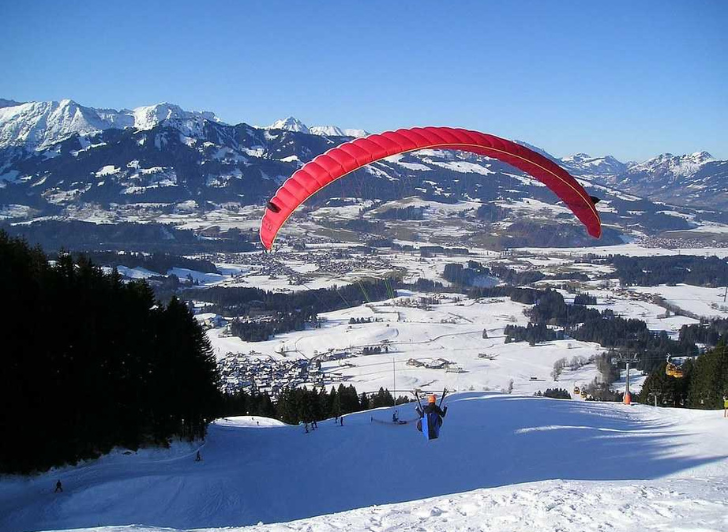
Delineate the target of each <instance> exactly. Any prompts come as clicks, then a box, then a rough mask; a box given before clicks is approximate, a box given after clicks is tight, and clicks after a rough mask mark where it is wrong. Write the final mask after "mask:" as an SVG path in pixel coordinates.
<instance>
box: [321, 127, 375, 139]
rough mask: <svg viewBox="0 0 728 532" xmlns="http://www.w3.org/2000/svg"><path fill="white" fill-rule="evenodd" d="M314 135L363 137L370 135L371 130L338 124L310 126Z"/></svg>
mask: <svg viewBox="0 0 728 532" xmlns="http://www.w3.org/2000/svg"><path fill="white" fill-rule="evenodd" d="M309 133H311V134H312V135H321V136H323V137H355V138H361V137H366V136H367V135H369V132H367V131H365V130H363V129H341V128H340V127H337V126H313V127H312V128H309Z"/></svg>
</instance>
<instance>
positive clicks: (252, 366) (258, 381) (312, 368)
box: [217, 353, 324, 399]
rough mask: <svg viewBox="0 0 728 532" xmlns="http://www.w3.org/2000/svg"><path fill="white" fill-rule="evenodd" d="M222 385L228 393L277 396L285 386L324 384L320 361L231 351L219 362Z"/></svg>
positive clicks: (274, 397)
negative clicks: (264, 356) (284, 358)
mask: <svg viewBox="0 0 728 532" xmlns="http://www.w3.org/2000/svg"><path fill="white" fill-rule="evenodd" d="M217 365H218V368H219V370H220V376H221V388H222V390H223V391H224V392H226V393H237V392H240V391H246V392H248V393H266V392H267V393H268V395H270V396H271V397H272V398H273V399H276V398H277V397H278V395H279V394H280V392H281V391H282V390H283V389H284V388H295V387H297V386H301V385H303V384H313V385H318V386H323V385H324V373H323V372H322V371H321V364H320V363H317V362H314V363H311V362H309V361H308V360H306V359H296V360H272V359H260V358H250V357H248V356H246V355H241V354H236V353H228V354H227V355H225V356H224V357H223V358H221V359H220V360H218V362H217Z"/></svg>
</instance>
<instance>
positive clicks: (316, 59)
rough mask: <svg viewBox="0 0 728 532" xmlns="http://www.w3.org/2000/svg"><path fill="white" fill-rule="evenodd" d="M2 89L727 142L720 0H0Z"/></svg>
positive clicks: (563, 136)
mask: <svg viewBox="0 0 728 532" xmlns="http://www.w3.org/2000/svg"><path fill="white" fill-rule="evenodd" d="M0 20H2V21H3V23H2V27H3V36H2V39H1V40H0V57H2V58H3V59H2V63H1V64H2V66H1V67H0V72H2V75H0V98H12V99H15V100H20V101H30V100H59V99H63V98H71V99H73V100H76V101H77V102H79V103H81V104H82V105H87V106H92V107H113V108H117V109H118V108H123V107H127V108H132V107H138V106H140V105H149V104H152V103H158V102H162V101H168V102H173V103H177V104H179V105H181V106H182V107H183V108H185V109H189V110H210V111H214V112H215V113H216V114H217V115H218V116H219V117H221V118H222V119H223V120H224V121H226V122H229V123H239V122H247V123H249V124H256V125H268V124H270V123H272V122H273V121H274V120H276V119H278V118H283V117H285V116H288V115H293V116H295V117H297V118H299V119H300V120H302V121H303V122H305V123H306V124H308V125H309V126H311V125H328V124H335V125H338V126H340V127H350V128H363V129H366V130H368V131H372V132H377V131H383V130H387V129H395V128H398V127H408V126H414V125H450V126H459V127H467V128H471V129H478V130H481V131H484V132H488V133H493V134H495V135H500V136H502V137H506V138H514V139H521V140H525V141H527V142H529V143H531V144H534V145H537V146H540V147H543V148H544V149H546V150H547V151H549V152H551V153H553V154H555V155H558V156H563V155H567V154H571V153H575V152H578V151H583V152H587V153H590V154H592V155H604V154H612V155H615V156H616V157H617V158H619V159H621V160H644V159H646V158H649V157H652V156H654V155H657V154H659V153H664V152H671V153H675V154H681V153H690V152H694V151H699V150H707V151H709V152H711V153H712V154H713V155H714V156H716V157H720V158H724V159H728V36H727V35H728V29H727V28H728V2H726V1H725V0H713V1H710V0H694V1H688V0H684V1H672V0H663V1H648V0H644V1H621V0H610V1H605V2H597V1H588V0H584V1H568V0H559V1H556V0H554V1H547V0H542V1H529V0H521V1H518V2H509V1H506V0H499V1H477V2H476V1H455V0H451V1H447V2H445V1H442V0H441V1H438V2H435V1H429V0H418V1H409V0H387V1H375V0H369V1H366V2H364V1H343V0H338V1H329V0H321V1H315V0H306V1H303V0H301V1H296V0H292V1H288V2H280V1H277V0H265V1H252V0H250V1H248V0H228V1H216V0H211V1H206V2H197V1H196V2H191V1H186V0H175V1H174V2H172V1H169V2H166V1H158V2H157V1H151V2H150V1H144V2H137V1H124V2H121V1H119V2H110V1H109V2H98V1H88V2H75V1H71V0H69V1H63V2H59V1H55V0H54V1H51V0H47V1H40V0H39V1H27V2H21V1H8V0H0Z"/></svg>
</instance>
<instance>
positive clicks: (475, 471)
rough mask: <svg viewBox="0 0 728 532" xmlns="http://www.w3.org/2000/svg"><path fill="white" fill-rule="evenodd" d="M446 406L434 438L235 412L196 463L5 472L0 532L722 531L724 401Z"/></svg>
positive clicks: (476, 395)
mask: <svg viewBox="0 0 728 532" xmlns="http://www.w3.org/2000/svg"><path fill="white" fill-rule="evenodd" d="M445 403H446V404H447V406H448V407H449V410H448V415H447V417H446V419H445V424H444V426H443V429H442V434H441V438H440V439H439V440H435V441H431V442H427V441H426V440H425V439H424V438H423V437H422V435H421V434H420V433H419V432H417V430H416V429H415V427H414V424H413V423H407V424H404V425H395V424H392V423H391V422H390V420H391V416H392V409H388V408H385V409H379V410H374V411H368V412H362V413H358V414H352V415H348V416H346V418H345V419H344V423H343V426H341V425H339V424H338V423H335V422H334V420H327V421H322V422H320V423H319V428H318V429H317V430H315V431H311V432H310V433H305V432H304V430H303V428H302V427H297V426H286V425H282V424H281V423H279V422H277V421H274V420H269V419H261V418H252V417H242V418H229V419H224V420H218V421H217V422H215V423H214V424H213V425H212V426H211V427H210V431H209V434H208V437H207V440H206V442H204V444H201V446H200V451H201V454H202V458H203V460H202V461H201V462H196V461H195V460H194V458H195V449H194V448H190V449H189V450H188V452H182V453H180V449H179V448H177V447H173V449H172V450H171V451H169V452H168V456H165V453H157V454H154V453H144V454H143V453H139V454H134V453H131V454H124V453H120V452H119V453H115V454H113V455H110V456H107V457H104V458H102V459H101V460H98V461H96V462H90V463H87V464H83V465H80V466H77V467H68V468H65V469H63V470H59V471H53V472H50V473H45V474H42V475H39V476H36V477H32V478H30V479H20V478H6V479H4V480H2V481H0V530H2V531H3V532H20V531H30V530H59V529H68V528H90V527H105V528H101V529H100V530H106V531H111V530H114V531H116V530H119V527H120V526H124V525H135V526H133V527H132V528H130V530H134V531H139V530H155V531H157V530H159V531H160V532H161V530H167V529H169V528H170V527H171V528H176V529H209V528H220V527H244V526H246V525H253V526H252V527H250V528H245V529H244V530H248V531H260V532H262V531H313V530H316V531H319V530H321V531H334V530H369V531H375V530H376V531H385V530H391V531H393V530H411V531H415V530H417V531H424V532H430V531H455V530H518V531H521V530H523V531H529V532H530V531H535V530H538V531H543V530H554V531H555V530H560V531H566V532H570V531H579V532H582V531H597V530H599V531H605V530H625V531H626V530H640V529H647V530H691V531H697V530H701V531H706V530H728V480H726V474H727V473H728V460H726V459H727V458H728V439H727V438H726V437H725V436H726V433H727V431H728V420H727V419H724V418H723V417H722V412H720V411H689V410H679V409H666V408H654V407H649V406H643V405H635V406H632V407H628V406H624V405H621V404H614V403H589V402H583V401H568V400H553V399H543V398H535V397H527V396H512V395H507V394H498V393H486V392H470V393H461V394H457V395H455V396H452V397H450V398H448V399H446V401H445ZM399 413H400V418H401V419H403V420H412V419H414V418H415V417H416V416H415V413H414V411H413V406H412V405H405V406H400V407H399ZM57 479H60V480H61V481H62V482H63V486H64V491H63V493H53V488H54V485H55V482H56V480H57ZM329 514H335V515H329ZM297 519H298V520H299V521H294V520H297ZM290 521H293V522H290ZM263 523H268V524H265V525H264V524H263ZM270 523H278V524H270Z"/></svg>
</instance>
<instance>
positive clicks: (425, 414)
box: [417, 393, 447, 440]
mask: <svg viewBox="0 0 728 532" xmlns="http://www.w3.org/2000/svg"><path fill="white" fill-rule="evenodd" d="M417 413H418V414H419V415H420V418H427V438H428V439H430V440H434V439H436V438H437V437H438V436H439V435H440V427H441V426H442V418H444V417H445V415H446V414H447V407H445V408H444V409H442V408H440V407H439V406H438V405H437V396H436V395H435V394H434V393H433V394H431V395H429V396H428V397H427V406H425V407H424V408H423V409H422V410H420V408H419V407H417ZM417 430H419V431H422V419H420V421H418V422H417Z"/></svg>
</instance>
